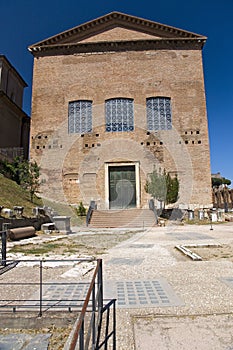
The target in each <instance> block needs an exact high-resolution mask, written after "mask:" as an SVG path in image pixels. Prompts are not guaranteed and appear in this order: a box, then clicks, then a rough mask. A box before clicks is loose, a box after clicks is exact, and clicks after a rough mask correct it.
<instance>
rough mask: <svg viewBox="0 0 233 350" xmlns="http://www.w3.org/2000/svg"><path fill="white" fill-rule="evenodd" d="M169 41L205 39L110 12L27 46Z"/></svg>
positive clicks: (30, 48) (158, 24) (183, 31)
mask: <svg viewBox="0 0 233 350" xmlns="http://www.w3.org/2000/svg"><path fill="white" fill-rule="evenodd" d="M153 39H154V40H166V39H168V40H171V39H178V40H179V39H192V40H193V39H206V37H204V36H202V35H199V34H195V33H191V32H188V31H185V30H182V29H178V28H174V27H171V26H168V25H164V24H161V23H157V22H153V21H149V20H146V19H143V18H139V17H135V16H130V15H126V14H123V13H120V12H112V13H109V14H107V15H105V16H102V17H99V18H97V19H94V20H92V21H90V22H87V23H84V24H81V25H79V26H77V27H74V28H72V29H69V30H67V31H65V32H62V33H60V34H57V35H55V36H53V37H50V38H48V39H46V40H43V41H40V42H38V43H36V44H34V45H31V46H30V47H29V50H31V51H32V50H33V48H38V47H43V48H45V47H55V46H59V45H69V44H71V45H73V44H76V45H77V44H79V43H80V44H83V43H97V42H116V41H118V42H119V41H137V40H153Z"/></svg>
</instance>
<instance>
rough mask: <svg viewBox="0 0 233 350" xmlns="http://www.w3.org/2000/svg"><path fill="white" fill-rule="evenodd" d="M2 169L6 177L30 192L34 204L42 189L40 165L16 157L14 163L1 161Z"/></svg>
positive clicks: (0, 166)
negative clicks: (35, 197)
mask: <svg viewBox="0 0 233 350" xmlns="http://www.w3.org/2000/svg"><path fill="white" fill-rule="evenodd" d="M0 168H1V172H2V173H3V175H4V176H6V177H8V178H10V179H11V180H13V181H15V182H16V183H17V184H18V185H20V186H22V187H23V188H24V189H26V190H28V191H29V193H30V198H31V202H33V197H34V195H35V193H36V192H38V191H39V187H40V181H39V177H40V168H39V166H38V164H37V163H36V162H29V161H28V160H24V159H22V158H20V157H16V158H15V159H14V160H13V161H12V162H8V161H6V160H4V161H1V163H0Z"/></svg>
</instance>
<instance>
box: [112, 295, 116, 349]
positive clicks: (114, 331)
mask: <svg viewBox="0 0 233 350" xmlns="http://www.w3.org/2000/svg"><path fill="white" fill-rule="evenodd" d="M113 350H116V300H114V302H113Z"/></svg>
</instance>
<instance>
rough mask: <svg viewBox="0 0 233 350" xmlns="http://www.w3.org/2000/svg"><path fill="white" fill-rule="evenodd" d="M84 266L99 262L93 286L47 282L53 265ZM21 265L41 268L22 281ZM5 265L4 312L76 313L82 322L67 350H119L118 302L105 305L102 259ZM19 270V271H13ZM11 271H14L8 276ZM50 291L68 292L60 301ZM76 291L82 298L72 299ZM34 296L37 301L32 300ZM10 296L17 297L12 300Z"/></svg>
mask: <svg viewBox="0 0 233 350" xmlns="http://www.w3.org/2000/svg"><path fill="white" fill-rule="evenodd" d="M2 257H3V256H2ZM82 262H85V263H86V262H93V263H94V262H95V269H94V273H93V275H92V279H91V282H90V281H89V282H88V281H87V282H86V281H76V280H75V281H72V282H68V281H65V282H61V281H60V280H55V281H54V280H53V281H49V280H48V276H46V278H44V271H47V267H48V266H49V264H53V263H56V264H57V263H59V264H62V265H64V266H65V265H66V264H71V263H72V264H78V263H82ZM21 264H22V265H23V266H25V265H26V267H27V268H30V267H32V265H33V267H37V269H35V268H34V269H33V273H32V275H33V276H31V274H30V277H29V276H27V272H26V273H25V275H24V280H22V273H20V274H19V273H18V270H19V269H18V267H20V265H21ZM1 265H2V266H1V267H0V274H1V271H2V274H3V273H4V275H3V276H2V277H3V278H1V280H0V296H1V297H0V312H11V313H12V312H13V313H16V312H26V313H28V312H36V314H37V315H38V316H39V317H41V316H42V314H44V313H45V312H49V311H55V312H59V311H63V312H64V311H65V310H66V311H67V312H71V311H76V312H77V313H78V319H77V321H76V323H75V326H74V328H73V331H72V333H71V334H70V337H69V339H68V341H67V343H66V345H65V348H64V349H65V350H77V349H79V350H89V349H90V350H99V349H104V350H107V349H113V350H115V349H116V300H115V299H113V300H110V301H105V300H104V299H103V273H102V260H101V259H99V260H95V259H72V260H71V259H62V260H52V259H46V260H38V259H22V260H14V261H13V260H7V259H6V258H5V255H4V260H3V259H2V260H1ZM16 266H17V268H16V269H13V267H16ZM9 269H13V270H12V271H11V272H8V271H9ZM5 272H7V273H5ZM36 272H37V273H36ZM49 288H55V289H56V288H57V289H58V290H60V291H62V290H63V289H65V290H66V293H65V295H63V294H62V295H59V296H57V297H54V296H52V297H49V293H48V290H49ZM75 288H78V289H79V290H81V291H82V298H80V297H77V296H76V297H74V295H72V296H70V295H69V290H72V289H73V290H74V289H75ZM14 291H15V292H14ZM25 291H26V292H27V293H26V297H25V298H23V296H24V294H25ZM32 293H33V296H34V297H31V295H32ZM10 295H13V296H14V297H8V296H10ZM4 296H5V297H4ZM15 296H18V297H15ZM104 303H105V305H104Z"/></svg>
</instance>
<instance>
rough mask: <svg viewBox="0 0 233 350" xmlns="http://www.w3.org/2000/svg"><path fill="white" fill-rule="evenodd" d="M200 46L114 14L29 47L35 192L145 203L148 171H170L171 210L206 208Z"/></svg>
mask: <svg viewBox="0 0 233 350" xmlns="http://www.w3.org/2000/svg"><path fill="white" fill-rule="evenodd" d="M205 42H206V37H204V36H202V35H198V34H195V33H191V32H188V31H185V30H181V29H177V28H174V27H171V26H167V25H163V24H160V23H157V22H152V21H148V20H145V19H141V18H138V17H134V16H129V15H126V14H122V13H118V12H114V13H110V14H107V15H105V16H103V17H100V18H97V19H95V20H92V21H90V22H87V23H85V24H82V25H79V26H77V27H75V28H72V29H70V30H67V31H65V32H63V33H60V34H58V35H56V36H54V37H51V38H48V39H46V40H43V41H41V42H39V43H36V44H34V45H32V46H30V47H29V50H30V52H31V53H32V54H33V56H34V73H33V94H32V122H31V151H30V152H31V158H32V159H34V160H36V161H37V162H38V163H39V164H40V166H41V174H42V175H41V177H42V186H41V190H42V192H43V195H44V196H45V197H49V198H50V199H53V200H56V201H61V202H64V201H65V202H68V203H69V204H77V203H79V202H81V201H82V202H83V203H84V204H85V205H88V204H89V203H90V201H91V200H94V201H95V202H96V203H97V207H98V208H99V209H119V208H132V207H136V208H144V207H148V200H149V198H150V196H149V195H148V194H147V193H146V191H145V183H146V180H147V178H148V174H150V173H151V172H152V171H153V169H154V168H157V169H165V170H166V172H169V173H170V174H171V176H175V175H177V176H178V179H179V199H178V202H177V203H176V204H175V205H176V206H177V207H181V208H190V209H193V208H201V207H202V208H203V207H204V208H209V207H211V202H212V197H211V186H210V183H211V181H210V157H209V141H208V125H207V115H206V100H205V87H204V78H203V63H202V49H203V46H204V44H205Z"/></svg>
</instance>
